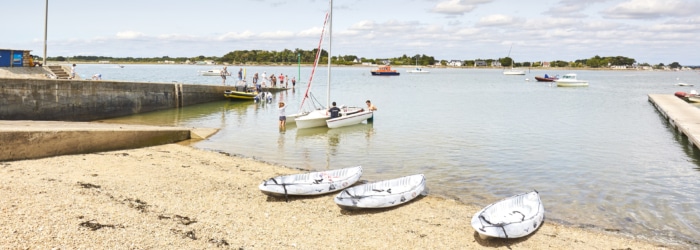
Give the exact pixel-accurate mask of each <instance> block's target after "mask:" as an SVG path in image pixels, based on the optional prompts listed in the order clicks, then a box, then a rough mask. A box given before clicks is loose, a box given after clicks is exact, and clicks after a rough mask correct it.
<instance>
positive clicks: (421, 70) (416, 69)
mask: <svg viewBox="0 0 700 250" xmlns="http://www.w3.org/2000/svg"><path fill="white" fill-rule="evenodd" d="M406 72H408V73H416V74H420V73H430V71H427V70H423V68H421V67H418V57H416V68H415V69H412V70H406Z"/></svg>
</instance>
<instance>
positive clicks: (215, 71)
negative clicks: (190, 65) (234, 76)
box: [199, 69, 231, 76]
mask: <svg viewBox="0 0 700 250" xmlns="http://www.w3.org/2000/svg"><path fill="white" fill-rule="evenodd" d="M199 75H201V76H221V70H220V69H210V70H205V71H199ZM230 75H231V73H228V74H227V76H230Z"/></svg>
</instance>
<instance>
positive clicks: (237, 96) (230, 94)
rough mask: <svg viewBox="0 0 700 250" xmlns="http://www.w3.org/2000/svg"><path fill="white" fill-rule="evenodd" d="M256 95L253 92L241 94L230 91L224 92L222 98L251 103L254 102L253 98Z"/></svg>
mask: <svg viewBox="0 0 700 250" xmlns="http://www.w3.org/2000/svg"><path fill="white" fill-rule="evenodd" d="M257 95H258V94H257V93H253V92H241V91H232V90H226V91H224V97H226V98H228V99H231V100H240V101H252V100H255V96H257Z"/></svg>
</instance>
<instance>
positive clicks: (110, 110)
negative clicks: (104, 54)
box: [0, 78, 231, 121]
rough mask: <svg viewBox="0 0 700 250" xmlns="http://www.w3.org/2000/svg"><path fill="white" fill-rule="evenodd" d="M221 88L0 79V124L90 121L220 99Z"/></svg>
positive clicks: (171, 84)
mask: <svg viewBox="0 0 700 250" xmlns="http://www.w3.org/2000/svg"><path fill="white" fill-rule="evenodd" d="M230 88H231V87H227V86H215V85H197V84H181V83H150V82H123V81H89V80H54V79H16V78H0V120H45V121H91V120H97V119H104V118H112V117H119V116H125V115H132V114H138V113H144V112H149V111H156V110H163V109H170V108H177V107H183V106H189V105H194V104H199V103H206V102H212V101H220V100H225V97H224V96H223V93H224V90H226V89H230Z"/></svg>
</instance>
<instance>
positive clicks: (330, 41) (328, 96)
mask: <svg viewBox="0 0 700 250" xmlns="http://www.w3.org/2000/svg"><path fill="white" fill-rule="evenodd" d="M328 13H330V17H329V18H328V82H327V83H326V86H328V89H327V91H326V107H329V108H330V107H331V55H333V54H332V53H331V46H332V44H333V0H331V9H330V11H329V12H328Z"/></svg>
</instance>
